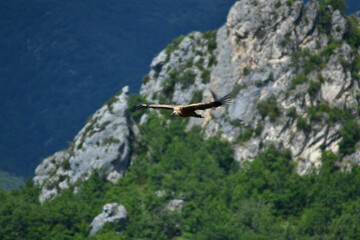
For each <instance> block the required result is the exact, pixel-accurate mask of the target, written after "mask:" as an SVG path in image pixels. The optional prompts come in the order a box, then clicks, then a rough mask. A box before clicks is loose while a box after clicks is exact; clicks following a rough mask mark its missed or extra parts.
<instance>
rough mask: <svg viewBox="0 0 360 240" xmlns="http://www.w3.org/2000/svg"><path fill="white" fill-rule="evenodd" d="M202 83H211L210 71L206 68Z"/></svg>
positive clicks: (202, 75) (202, 74)
mask: <svg viewBox="0 0 360 240" xmlns="http://www.w3.org/2000/svg"><path fill="white" fill-rule="evenodd" d="M201 78H202V81H201V82H202V83H204V84H205V83H209V82H210V71H209V70H208V69H205V70H204V71H202V73H201Z"/></svg>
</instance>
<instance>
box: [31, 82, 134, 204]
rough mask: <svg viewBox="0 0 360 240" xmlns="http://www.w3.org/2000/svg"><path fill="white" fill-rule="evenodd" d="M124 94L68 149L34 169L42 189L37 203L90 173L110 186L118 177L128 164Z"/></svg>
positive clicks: (106, 105)
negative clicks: (109, 182)
mask: <svg viewBox="0 0 360 240" xmlns="http://www.w3.org/2000/svg"><path fill="white" fill-rule="evenodd" d="M127 92H128V87H124V88H123V89H122V91H121V94H119V95H118V96H115V97H114V98H113V101H112V102H109V104H105V105H104V106H103V107H102V108H101V109H99V110H98V111H97V112H96V113H95V114H94V115H93V116H92V117H91V118H89V120H88V122H87V123H86V125H85V126H84V128H83V129H82V130H81V131H80V132H79V133H78V134H77V135H76V137H75V139H74V141H73V144H72V145H71V146H70V147H69V148H68V149H66V150H64V151H60V152H57V153H55V154H54V155H53V156H50V157H48V158H46V159H44V160H43V162H42V163H41V164H40V165H39V166H38V167H37V168H36V170H35V177H34V182H35V184H36V185H39V186H41V187H42V192H41V194H40V201H41V202H43V201H44V200H46V199H49V198H53V197H55V196H56V195H58V194H59V193H61V191H62V190H64V189H67V188H69V187H70V186H74V185H75V184H76V183H77V182H78V181H83V180H86V179H88V178H89V177H90V176H91V174H93V172H94V170H97V171H100V173H101V174H103V175H105V176H106V177H107V179H108V180H109V181H112V182H116V181H117V180H118V179H119V178H120V177H121V172H122V171H123V170H125V169H126V168H127V166H128V164H129V161H130V142H129V137H130V123H129V116H128V110H127Z"/></svg>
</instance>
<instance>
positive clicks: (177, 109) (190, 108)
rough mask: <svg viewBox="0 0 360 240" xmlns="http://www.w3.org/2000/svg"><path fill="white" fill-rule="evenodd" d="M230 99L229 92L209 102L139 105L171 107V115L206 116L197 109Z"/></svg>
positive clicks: (143, 106)
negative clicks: (198, 112) (197, 111)
mask: <svg viewBox="0 0 360 240" xmlns="http://www.w3.org/2000/svg"><path fill="white" fill-rule="evenodd" d="M213 96H214V94H213ZM214 98H215V97H214ZM229 99H230V94H227V95H225V96H224V97H222V98H220V99H219V100H215V101H213V102H208V103H194V104H189V105H165V104H139V105H138V107H139V108H162V109H169V110H173V112H172V113H171V115H175V116H179V117H196V118H204V117H203V116H201V115H199V114H197V113H196V112H195V111H196V110H205V109H208V108H213V107H220V106H223V105H225V104H226V103H228V102H229Z"/></svg>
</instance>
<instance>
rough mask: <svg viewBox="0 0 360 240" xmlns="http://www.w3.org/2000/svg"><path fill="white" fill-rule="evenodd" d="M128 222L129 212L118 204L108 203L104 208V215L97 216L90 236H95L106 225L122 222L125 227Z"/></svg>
mask: <svg viewBox="0 0 360 240" xmlns="http://www.w3.org/2000/svg"><path fill="white" fill-rule="evenodd" d="M126 221H127V211H126V208H125V207H124V206H123V205H119V204H117V203H107V204H105V205H104V207H103V211H102V213H100V214H99V215H97V216H96V217H95V218H94V220H93V221H92V222H91V224H90V227H89V235H94V234H95V233H96V232H97V231H99V230H101V229H102V227H103V226H104V224H105V223H107V222H110V223H114V222H120V225H122V227H125V224H126Z"/></svg>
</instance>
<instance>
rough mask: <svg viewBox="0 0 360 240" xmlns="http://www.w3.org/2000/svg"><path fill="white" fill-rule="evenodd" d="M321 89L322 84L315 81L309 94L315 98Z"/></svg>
mask: <svg viewBox="0 0 360 240" xmlns="http://www.w3.org/2000/svg"><path fill="white" fill-rule="evenodd" d="M320 88H321V82H317V81H316V82H315V81H312V80H311V81H310V85H309V88H308V93H309V95H310V96H312V97H314V96H315V95H316V94H317V93H318V92H319V90H320Z"/></svg>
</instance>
